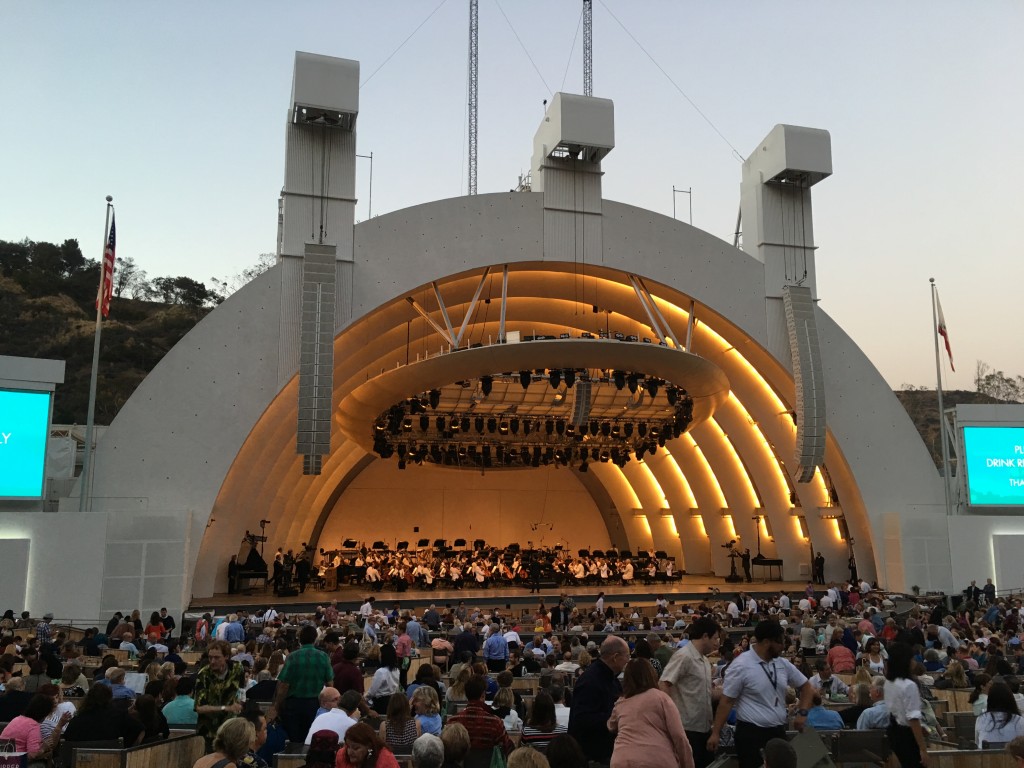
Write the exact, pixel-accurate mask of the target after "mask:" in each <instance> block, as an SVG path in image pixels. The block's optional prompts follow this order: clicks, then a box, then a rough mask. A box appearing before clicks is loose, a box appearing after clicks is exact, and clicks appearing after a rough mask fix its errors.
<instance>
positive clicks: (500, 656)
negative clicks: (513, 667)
mask: <svg viewBox="0 0 1024 768" xmlns="http://www.w3.org/2000/svg"><path fill="white" fill-rule="evenodd" d="M483 654H484V661H485V662H486V664H487V671H488V672H495V673H497V672H504V671H505V668H506V667H507V666H508V642H506V640H505V636H504V635H503V634H501V630H500V628H499V627H498V625H497V624H491V631H490V632H489V633H488V635H487V639H486V640H485V641H484V650H483Z"/></svg>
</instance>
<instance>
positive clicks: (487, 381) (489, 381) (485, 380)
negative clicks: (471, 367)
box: [480, 376, 494, 397]
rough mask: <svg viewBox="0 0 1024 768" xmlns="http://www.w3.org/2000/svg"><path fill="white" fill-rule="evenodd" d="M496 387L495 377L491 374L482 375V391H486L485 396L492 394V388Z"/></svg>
mask: <svg viewBox="0 0 1024 768" xmlns="http://www.w3.org/2000/svg"><path fill="white" fill-rule="evenodd" d="M493 387H494V378H493V377H491V376H481V377H480V391H481V392H483V393H484V397H487V396H488V395H489V394H491V389H492V388H493Z"/></svg>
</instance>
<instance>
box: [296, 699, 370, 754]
mask: <svg viewBox="0 0 1024 768" xmlns="http://www.w3.org/2000/svg"><path fill="white" fill-rule="evenodd" d="M324 690H326V689H324ZM362 698H363V697H362V695H361V694H360V693H359V692H358V691H345V693H343V694H342V695H341V701H339V702H338V706H337V707H334V708H333V709H329V710H327V711H326V712H324V713H323V714H322V715H317V716H316V718H314V719H313V724H312V725H311V726H310V727H309V733H307V734H306V744H309V743H310V742H311V741H313V734H314V733H316V732H317V731H334V732H335V733H336V734H338V741H344V740H345V732H346V731H348V729H349V728H351V727H352V726H353V725H355V724H356V723H357V722H359V703H360V702H361V701H362Z"/></svg>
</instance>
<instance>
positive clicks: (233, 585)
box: [228, 555, 238, 595]
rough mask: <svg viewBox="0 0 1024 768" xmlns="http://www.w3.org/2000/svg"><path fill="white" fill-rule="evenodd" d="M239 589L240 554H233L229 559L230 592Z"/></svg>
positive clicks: (232, 592)
mask: <svg viewBox="0 0 1024 768" xmlns="http://www.w3.org/2000/svg"><path fill="white" fill-rule="evenodd" d="M237 591H238V555H232V556H231V559H230V560H229V561H228V594H229V595H233V594H235V593H236V592H237Z"/></svg>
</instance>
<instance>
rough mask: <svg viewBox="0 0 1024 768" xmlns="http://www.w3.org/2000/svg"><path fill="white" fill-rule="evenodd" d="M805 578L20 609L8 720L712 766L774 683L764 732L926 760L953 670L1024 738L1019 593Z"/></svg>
mask: <svg viewBox="0 0 1024 768" xmlns="http://www.w3.org/2000/svg"><path fill="white" fill-rule="evenodd" d="M798 597H799V599H797V597H796V596H790V595H789V594H787V593H786V592H779V593H777V594H775V595H774V596H772V597H770V598H766V599H764V598H762V599H758V598H756V597H754V596H752V595H750V594H747V593H744V592H740V593H738V594H736V595H735V596H733V597H728V598H727V597H725V596H723V595H722V594H720V593H718V591H717V590H713V591H712V592H711V594H709V595H708V597H707V599H705V600H702V601H700V602H697V603H694V604H689V605H681V604H671V603H669V601H667V600H665V599H664V598H663V597H662V596H660V595H659V596H658V598H657V600H656V601H655V603H654V605H653V606H652V607H650V608H648V609H646V610H645V611H644V612H641V611H639V610H638V609H637V608H636V607H634V608H633V609H631V610H626V609H623V610H617V609H615V608H614V607H613V606H611V605H610V604H609V603H608V602H606V599H605V596H604V593H600V594H599V595H598V596H597V599H596V600H594V602H593V604H588V605H586V606H584V607H580V606H577V604H576V602H575V600H574V598H572V597H570V596H568V595H567V594H565V593H562V595H561V596H560V598H559V599H558V600H556V601H555V602H554V603H553V604H552V605H551V606H550V607H548V606H546V605H545V604H544V603H543V602H541V603H540V604H539V605H538V607H537V609H536V611H533V612H532V614H531V615H526V616H514V615H511V614H510V613H508V612H504V611H502V610H500V609H497V608H495V609H492V610H485V609H480V608H472V607H467V606H466V605H465V603H464V602H462V601H460V602H459V603H457V604H455V605H447V606H445V607H444V608H443V609H441V610H439V609H437V608H436V607H435V606H434V605H430V606H429V607H428V608H427V609H426V610H423V611H422V612H419V613H418V612H417V611H415V610H410V609H403V608H402V607H401V606H400V605H399V604H395V605H394V606H393V607H392V608H391V609H390V610H387V611H385V610H382V609H381V608H379V607H378V606H377V604H376V602H377V601H376V600H375V599H374V597H373V596H370V597H367V599H366V600H365V601H364V602H363V604H362V605H361V606H360V607H359V608H358V609H355V610H352V611H349V612H345V611H341V610H339V609H338V606H337V605H336V603H335V602H332V603H330V604H327V605H325V606H321V607H318V608H317V610H316V611H315V612H314V613H313V614H311V615H301V616H300V615H294V616H288V615H286V614H284V613H282V612H278V611H277V610H276V609H275V608H273V607H270V608H268V609H266V610H263V611H258V612H253V613H247V612H242V611H239V612H238V613H237V614H230V615H228V616H225V617H222V618H218V619H214V617H212V616H210V615H209V614H207V615H205V616H203V617H202V618H201V619H199V620H198V621H197V622H196V624H195V625H194V626H189V627H188V628H187V632H186V633H185V634H184V635H182V636H180V637H176V636H175V629H176V627H175V626H174V622H173V619H170V620H169V621H165V619H169V617H166V612H165V611H164V612H161V613H163V614H164V615H163V616H161V614H160V613H154V614H153V615H152V616H151V617H150V621H149V623H148V624H147V625H146V626H144V627H141V626H138V625H137V624H141V622H140V621H139V617H138V615H137V614H138V612H135V613H136V615H135V616H131V615H129V616H128V617H127V618H126V617H125V616H124V615H122V614H116V615H115V616H114V617H113V618H112V619H111V620H110V622H109V623H108V625H107V626H106V627H105V629H104V631H103V632H100V631H99V629H98V628H94V629H90V630H88V631H87V632H86V633H85V636H84V637H83V638H81V639H80V640H77V641H71V640H69V639H68V637H67V634H66V633H65V632H64V631H60V630H55V629H54V628H53V627H52V626H51V623H52V618H53V617H52V616H50V615H47V616H45V617H44V618H43V619H42V620H41V621H38V622H32V621H31V620H30V619H29V617H28V616H27V615H26V614H23V616H22V619H21V620H17V619H15V617H14V614H13V612H12V611H8V612H7V613H6V614H5V615H4V617H3V619H2V620H0V639H2V642H0V648H2V651H3V653H2V655H0V687H2V693H0V722H2V723H5V725H4V728H3V732H2V733H0V738H3V739H11V740H12V741H13V744H14V746H15V749H17V750H18V751H23V752H27V753H28V759H29V760H30V761H35V760H46V759H48V758H50V757H52V756H54V755H55V754H56V753H57V750H58V748H59V745H60V743H61V741H68V742H75V741H97V740H103V741H113V740H118V739H120V740H121V743H123V744H124V745H125V746H134V745H143V744H150V743H154V742H159V741H161V740H164V739H167V738H168V737H169V736H170V735H171V733H172V732H177V731H181V732H194V733H195V734H198V735H199V736H202V737H203V738H204V739H205V740H206V743H207V752H208V754H207V756H206V757H204V758H202V759H201V760H200V761H199V762H198V763H196V768H211V767H212V766H219V767H220V768H225V767H227V766H232V765H235V766H257V768H258V767H259V766H267V765H270V764H272V763H273V756H274V755H275V754H277V753H280V752H288V751H298V750H300V749H304V750H305V756H304V758H303V760H304V762H305V765H308V766H336V767H337V768H347V767H348V766H359V767H360V768H362V767H363V766H366V768H370V767H371V766H379V767H381V768H387V767H388V766H392V765H394V766H397V765H398V764H399V761H400V760H402V761H406V762H409V761H411V762H412V764H413V765H416V766H460V765H477V764H481V760H485V758H487V759H489V756H490V755H491V754H492V753H496V752H500V753H501V754H502V755H503V756H504V757H505V758H506V759H507V764H508V765H509V766H512V767H513V768H515V766H545V765H553V766H579V767H580V768H583V767H584V766H590V765H595V764H599V765H610V766H613V767H616V768H618V767H619V766H621V767H623V768H625V766H632V765H645V766H653V767H654V768H659V767H660V766H665V768H705V767H706V766H707V765H708V764H709V763H710V762H711V760H712V759H713V757H714V753H715V751H716V749H722V748H725V749H729V748H731V747H730V744H732V743H735V744H736V747H735V748H736V749H737V750H738V752H739V757H740V765H741V768H753V766H756V765H759V764H760V762H757V761H759V760H760V759H761V757H760V752H758V754H757V755H755V756H754V757H750V755H749V748H748V747H749V743H752V741H756V740H757V739H756V738H754V739H753V740H752V739H751V738H750V737H748V734H749V733H750V730H749V729H750V728H751V727H753V726H751V725H750V722H749V717H750V715H749V712H750V710H749V709H747V707H748V706H749V701H750V700H751V698H750V697H754V700H756V697H757V696H761V695H763V693H764V691H765V690H768V691H771V692H774V695H775V697H776V701H775V702H774V706H773V705H772V703H771V702H769V703H768V704H767V705H766V708H767V709H770V710H773V711H777V712H778V713H779V716H780V717H781V718H782V722H780V723H779V724H778V725H776V726H773V727H772V728H769V727H767V725H762V726H759V727H758V729H757V734H758V736H757V738H760V737H761V736H765V737H767V736H768V735H769V734H768V732H769V731H773V732H774V731H775V730H777V729H778V728H782V734H783V735H784V733H785V730H786V729H787V728H792V727H795V728H798V729H799V728H802V727H803V725H804V724H805V723H807V724H810V725H812V726H814V727H815V728H816V729H818V730H826V731H833V730H834V731H842V730H860V731H869V730H885V731H886V732H887V733H888V735H889V741H890V743H891V745H892V748H893V749H894V750H895V751H896V754H897V757H898V758H899V760H900V762H901V764H903V765H905V766H907V765H910V764H914V762H913V759H914V756H913V754H912V753H913V752H914V750H915V749H922V750H923V749H926V748H927V744H928V743H929V742H935V741H940V740H941V741H947V742H948V741H949V739H950V738H952V735H951V734H948V733H947V732H946V730H945V723H944V722H943V721H942V720H941V719H940V718H939V717H936V714H935V709H936V706H935V705H936V702H937V699H938V698H939V697H940V696H941V692H942V690H943V689H953V690H954V691H955V690H963V691H965V692H966V691H967V690H969V691H970V695H969V703H970V706H971V707H972V708H973V712H974V714H975V715H977V718H976V720H975V731H974V739H973V742H974V743H975V744H976V745H977V746H979V747H991V746H992V745H998V746H1002V745H1004V744H1006V743H1007V742H1011V741H1013V740H1014V739H1015V738H1018V737H1024V720H1022V717H1021V711H1022V706H1024V695H1022V693H1021V691H1020V685H1019V680H1020V676H1021V675H1022V674H1024V649H1022V646H1021V637H1020V636H1021V632H1022V630H1024V627H1021V625H1020V610H1021V604H1020V601H1019V600H1013V601H1010V600H997V599H995V597H994V595H993V597H992V598H991V599H990V600H987V601H986V598H985V594H984V593H982V594H981V595H980V602H975V599H974V596H971V597H970V598H969V599H967V600H965V602H964V603H963V604H961V606H959V607H958V609H957V611H955V612H950V611H948V610H947V609H946V608H945V605H944V603H942V602H936V603H935V604H934V605H929V604H928V603H926V602H924V601H921V602H917V603H915V604H912V605H911V606H910V607H909V610H907V611H905V612H904V613H903V614H902V615H899V616H897V614H896V612H895V610H894V609H895V605H894V603H893V602H892V601H891V600H890V599H889V598H888V597H886V596H885V595H884V594H882V593H880V592H879V591H878V590H873V589H871V588H870V585H866V584H853V585H851V584H832V585H829V586H828V587H827V588H826V589H824V590H823V591H817V590H816V587H815V586H814V585H810V584H809V585H808V587H807V590H806V591H805V592H804V593H803V594H801V595H799V596H798ZM588 603H589V601H588ZM126 646H130V647H126ZM115 649H116V650H117V651H118V652H119V653H118V654H117V655H114V654H113V653H111V651H112V650H115ZM181 654H185V655H186V656H189V659H190V661H191V662H192V663H189V661H186V660H185V659H184V658H183V657H182V655H181ZM193 656H194V658H193ZM119 658H120V659H121V661H119ZM125 659H128V660H127V661H125ZM414 662H415V663H414ZM751 664H753V665H755V666H754V667H753V668H754V669H755V671H756V667H757V666H758V665H760V667H761V670H762V671H763V677H764V680H763V681H762V680H761V679H760V677H758V676H757V675H755V674H753V673H751V674H749V675H748V673H747V672H746V670H747V669H750V668H751ZM769 665H770V666H769ZM780 673H782V674H784V685H783V687H781V688H776V678H775V676H776V675H777V674H780ZM769 682H770V683H771V687H770V688H767V687H766V686H767V684H768V683H769ZM759 686H760V688H759ZM908 686H909V687H908ZM901 728H904V729H906V730H900V729H901ZM745 729H746V730H745ZM894 729H895V730H894ZM762 732H763V733H762ZM776 735H778V734H777V733H776ZM915 740H918V741H915ZM765 743H766V741H765V742H763V743H761V747H764V744H765ZM744 745H746V746H744ZM745 748H746V749H747V751H746V752H744V749H745ZM922 754H923V753H922ZM1022 754H1024V751H1022ZM907 755H910V757H907ZM751 760H753V761H754V762H751ZM297 764H298V763H296V765H297ZM483 764H490V763H489V762H484V763H483Z"/></svg>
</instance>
